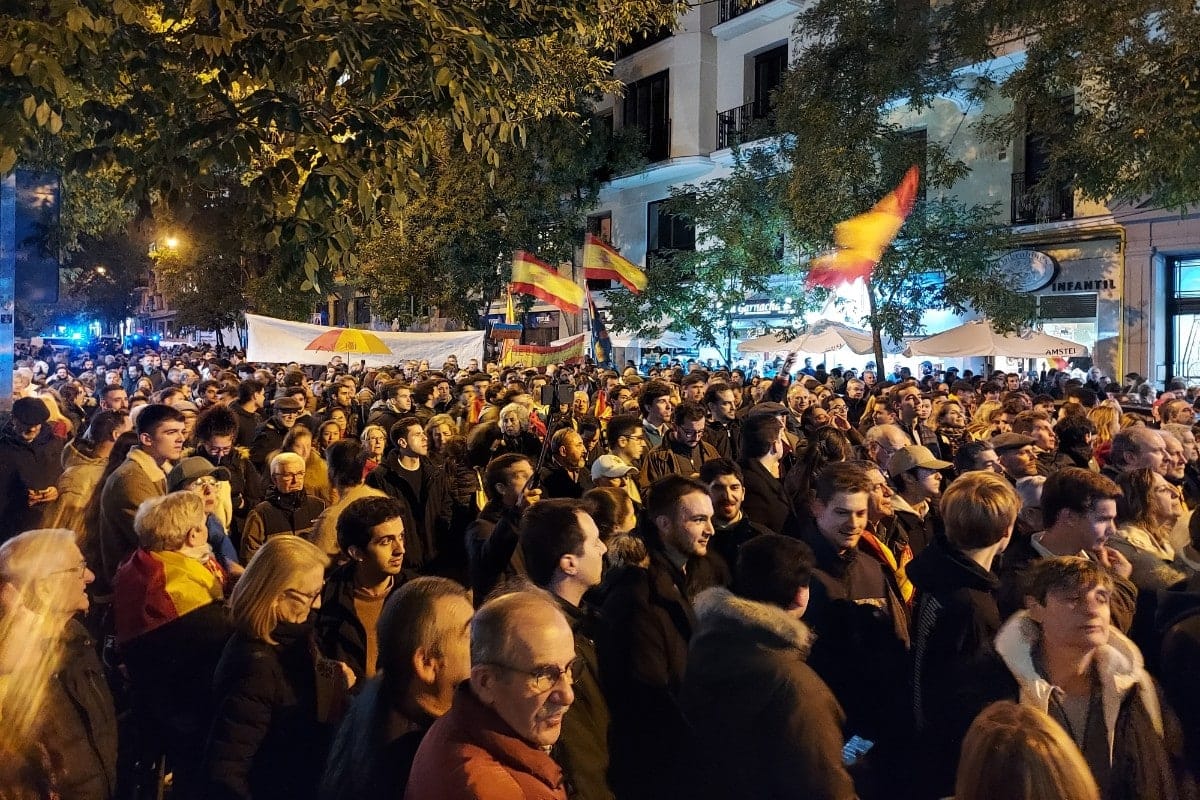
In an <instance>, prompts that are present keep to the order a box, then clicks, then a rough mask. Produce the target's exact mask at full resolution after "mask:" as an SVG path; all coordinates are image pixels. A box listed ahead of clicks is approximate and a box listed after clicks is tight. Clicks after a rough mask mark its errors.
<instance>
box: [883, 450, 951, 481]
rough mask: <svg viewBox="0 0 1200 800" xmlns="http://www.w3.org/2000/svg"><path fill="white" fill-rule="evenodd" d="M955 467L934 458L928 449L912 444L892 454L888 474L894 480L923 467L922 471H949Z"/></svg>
mask: <svg viewBox="0 0 1200 800" xmlns="http://www.w3.org/2000/svg"><path fill="white" fill-rule="evenodd" d="M952 466H954V465H953V464H951V463H950V462H949V461H942V460H941V459H940V458H934V456H933V453H932V452H931V451H930V449H929V448H928V447H925V446H923V445H919V444H910V445H907V446H906V447H901V448H900V449H899V450H897V451H896V452H894V453H892V457H891V459H890V460H889V461H888V474H889V475H891V476H892V477H893V478H894V477H896V476H897V475H899V474H900V473H902V472H908V471H909V470H910V469H915V468H917V467H921V468H922V469H947V468H949V467H952Z"/></svg>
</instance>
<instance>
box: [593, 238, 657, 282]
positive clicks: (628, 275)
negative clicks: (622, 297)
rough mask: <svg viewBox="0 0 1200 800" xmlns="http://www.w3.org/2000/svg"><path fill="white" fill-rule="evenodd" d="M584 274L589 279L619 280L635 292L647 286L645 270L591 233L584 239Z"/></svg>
mask: <svg viewBox="0 0 1200 800" xmlns="http://www.w3.org/2000/svg"><path fill="white" fill-rule="evenodd" d="M583 275H584V277H585V278H587V279H588V280H600V281H618V282H619V283H620V284H621V285H622V286H624V287H625V288H626V289H628V290H629V291H631V292H633V293H634V294H638V293H640V292H641V291H642V290H643V289H645V288H646V273H645V272H642V270H641V269H639V268H638V267H636V266H634V264H633V262H632V261H630V260H629V259H627V258H624V257H622V256H621V254H620V253H618V252H617V251H616V250H614V249H613V248H612V247H611V246H610V245H608V244H606V243H605V242H603V241H601V240H600V239H597V238H596V237H595V236H593V235H592V234H590V233H589V234H588V235H587V237H586V238H585V239H584V240H583Z"/></svg>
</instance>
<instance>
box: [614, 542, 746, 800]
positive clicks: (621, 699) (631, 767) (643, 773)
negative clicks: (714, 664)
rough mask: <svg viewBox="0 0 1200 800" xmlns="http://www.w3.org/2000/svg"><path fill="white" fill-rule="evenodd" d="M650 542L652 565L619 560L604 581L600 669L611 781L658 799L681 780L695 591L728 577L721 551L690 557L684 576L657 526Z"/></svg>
mask: <svg viewBox="0 0 1200 800" xmlns="http://www.w3.org/2000/svg"><path fill="white" fill-rule="evenodd" d="M646 548H647V550H648V551H649V553H650V566H649V567H648V568H641V567H630V566H625V567H618V568H617V569H614V570H612V572H611V573H610V574H609V576H608V578H607V579H606V580H605V587H604V596H605V599H604V608H603V612H604V617H605V621H606V636H605V638H604V641H603V644H602V647H601V650H600V654H599V655H600V670H601V672H600V674H601V675H602V676H603V678H604V685H605V694H606V696H607V697H608V698H609V700H610V703H609V709H610V711H611V712H612V734H611V736H610V738H609V741H610V742H611V743H612V752H611V756H612V770H611V773H610V774H611V777H612V786H613V789H614V790H615V791H616V793H617V795H618V796H620V797H621V798H622V799H623V800H625V799H626V798H647V799H648V800H650V799H651V798H654V799H655V800H657V799H658V798H663V797H669V796H671V794H672V792H673V791H675V790H676V789H677V788H678V787H677V785H676V784H675V783H674V781H675V777H676V776H675V772H676V767H677V766H678V765H679V764H680V763H681V758H682V755H683V751H684V750H685V749H686V748H685V742H686V739H687V724H686V723H685V722H684V719H683V716H682V714H681V713H680V711H679V707H678V704H677V702H676V697H677V696H678V693H679V689H680V687H681V686H682V684H683V675H684V669H685V667H686V666H687V648H688V640H689V639H691V636H692V628H693V626H694V625H695V616H694V614H693V611H692V601H691V598H692V597H694V596H695V595H696V594H698V593H699V592H700V591H702V590H704V589H707V588H709V587H711V586H714V585H719V584H722V583H728V569H727V568H726V567H725V565H724V562H722V561H719V558H720V557H719V556H715V555H712V554H710V555H709V556H706V557H704V558H693V559H691V560H690V561H689V563H688V565H687V573H686V576H685V574H684V573H682V572H680V571H679V570H678V569H676V568H675V566H674V565H672V564H671V562H670V561H669V560H668V558H667V555H666V552H665V551H664V550H663V547H662V545H661V544H660V543H658V541H657V537H656V536H654V535H653V534H652V535H651V536H650V537H649V540H648V541H647V542H646Z"/></svg>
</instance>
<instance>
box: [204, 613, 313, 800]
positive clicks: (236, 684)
mask: <svg viewBox="0 0 1200 800" xmlns="http://www.w3.org/2000/svg"><path fill="white" fill-rule="evenodd" d="M272 635H273V638H275V640H276V641H278V642H279V644H278V645H274V646H272V645H269V644H266V643H265V642H260V641H256V640H253V639H250V638H248V637H246V636H245V635H243V634H241V633H235V634H234V635H233V638H231V639H230V640H229V643H228V644H227V645H225V652H224V653H223V654H222V655H221V661H220V664H218V666H217V672H216V676H215V678H214V695H213V699H214V701H215V711H214V714H213V725H212V730H211V732H210V733H209V737H208V745H207V747H206V749H205V757H204V764H205V767H204V773H205V777H206V778H207V780H208V793H207V795H206V796H207V797H208V798H211V800H230V799H232V798H241V799H242V800H245V799H246V798H253V799H254V800H267V799H268V798H278V800H305V799H306V798H308V799H312V798H316V795H317V786H318V784H319V783H320V780H321V772H322V770H323V769H324V767H325V757H326V755H327V751H328V747H329V738H330V730H329V727H328V726H327V725H325V724H323V723H321V722H320V721H318V718H317V681H316V662H315V659H314V655H313V652H314V651H313V646H312V642H311V637H312V627H311V626H310V625H308V624H300V625H296V624H291V623H280V624H279V625H278V626H277V627H276V628H275V630H274V632H273V634H272Z"/></svg>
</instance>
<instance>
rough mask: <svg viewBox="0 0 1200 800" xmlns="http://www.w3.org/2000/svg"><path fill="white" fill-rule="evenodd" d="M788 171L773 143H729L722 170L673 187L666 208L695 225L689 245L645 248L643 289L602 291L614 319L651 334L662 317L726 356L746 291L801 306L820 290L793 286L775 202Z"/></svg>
mask: <svg viewBox="0 0 1200 800" xmlns="http://www.w3.org/2000/svg"><path fill="white" fill-rule="evenodd" d="M787 179H788V172H787V169H786V164H783V163H781V161H780V158H779V151H778V148H776V147H774V146H770V145H757V146H754V147H747V148H745V149H741V148H734V152H733V165H732V168H731V170H730V172H729V174H728V175H727V176H725V177H722V178H717V179H715V180H711V181H705V182H703V183H699V184H694V185H693V184H687V185H684V186H680V187H675V188H674V189H672V191H671V200H670V201H669V203H668V206H667V208H668V209H669V211H670V212H671V213H672V214H674V215H676V216H679V217H682V218H683V219H686V220H687V221H688V222H690V223H691V224H692V225H694V226H695V228H696V249H695V250H694V251H691V250H673V251H660V252H659V253H651V254H648V256H647V270H648V275H649V285H648V286H647V288H646V290H645V291H644V292H643V293H642V294H639V295H631V294H628V293H626V292H613V293H612V294H611V295H610V296H609V302H610V306H609V316H610V318H611V320H612V322H613V324H614V326H615V327H617V328H618V329H623V330H628V331H636V332H638V333H639V334H641V335H646V336H653V335H656V334H657V333H660V332H661V328H660V326H661V324H662V322H663V321H668V323H669V327H670V329H672V330H676V331H687V330H692V331H695V332H696V334H697V336H698V338H699V339H700V340H701V341H702V342H704V343H705V344H709V345H712V346H715V347H718V348H721V349H723V350H725V351H726V352H725V355H726V358H727V359H731V357H732V353H730V352H729V348H730V346H731V338H732V336H731V334H732V327H733V318H734V316H735V315H736V313H737V310H738V306H740V305H742V304H743V303H744V302H745V301H746V299H747V298H749V297H750V296H752V295H765V296H768V297H772V298H774V299H777V300H779V301H780V302H781V303H783V302H792V303H793V306H792V308H793V310H794V311H795V312H796V313H800V312H801V311H803V310H805V308H806V307H807V305H808V303H810V302H811V301H812V300H813V299H814V298H815V297H822V296H823V295H824V293H823V292H818V293H816V294H815V295H813V296H811V297H806V296H805V295H803V294H801V293H798V292H795V291H794V289H795V286H796V277H795V276H796V274H797V261H796V259H795V257H794V251H793V254H792V255H791V256H790V257H789V256H788V255H787V250H786V249H785V247H784V243H785V235H786V234H787V233H788V218H787V214H786V212H785V209H784V207H783V205H782V203H781V200H782V197H783V194H784V191H785V189H786V185H787ZM789 278H790V280H789Z"/></svg>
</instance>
